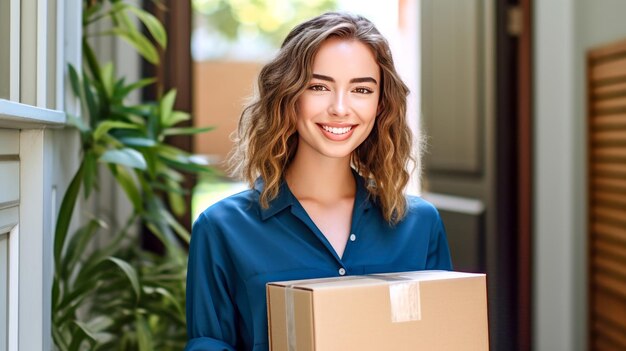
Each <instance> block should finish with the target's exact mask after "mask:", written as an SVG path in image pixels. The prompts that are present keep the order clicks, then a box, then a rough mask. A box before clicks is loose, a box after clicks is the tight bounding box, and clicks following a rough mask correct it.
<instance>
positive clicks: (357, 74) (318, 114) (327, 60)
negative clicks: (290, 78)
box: [296, 38, 380, 158]
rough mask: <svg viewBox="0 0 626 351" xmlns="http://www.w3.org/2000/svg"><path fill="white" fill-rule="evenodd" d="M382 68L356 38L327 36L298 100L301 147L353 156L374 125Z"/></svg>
mask: <svg viewBox="0 0 626 351" xmlns="http://www.w3.org/2000/svg"><path fill="white" fill-rule="evenodd" d="M379 95H380V69H379V67H378V64H377V63H376V60H375V58H374V55H373V53H372V52H371V50H370V49H369V48H368V47H367V46H366V45H365V44H363V43H361V42H359V41H356V40H344V39H338V38H331V39H328V40H326V41H325V42H324V43H323V44H322V46H321V47H320V49H319V51H318V52H317V54H316V55H315V58H314V60H313V78H312V79H311V81H310V82H309V83H308V87H307V88H306V90H305V91H304V93H303V94H302V95H301V96H300V97H299V98H298V101H297V103H296V112H297V125H296V127H297V130H298V134H299V141H298V151H297V152H298V153H306V154H315V155H317V156H323V157H328V158H349V157H350V154H351V153H352V152H353V151H354V150H355V149H356V148H357V147H358V146H359V145H360V144H361V143H362V142H363V141H364V140H365V139H366V138H367V136H368V135H369V134H370V132H371V131H372V128H373V127H374V121H375V119H376V114H377V108H378V99H379Z"/></svg>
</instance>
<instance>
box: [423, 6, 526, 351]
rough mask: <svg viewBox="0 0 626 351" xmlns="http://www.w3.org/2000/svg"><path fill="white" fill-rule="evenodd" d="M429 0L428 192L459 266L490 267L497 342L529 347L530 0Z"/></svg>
mask: <svg viewBox="0 0 626 351" xmlns="http://www.w3.org/2000/svg"><path fill="white" fill-rule="evenodd" d="M421 4H422V8H421V23H422V30H421V32H422V37H421V41H422V68H421V70H422V74H421V76H422V88H421V89H422V118H423V129H424V133H425V135H426V136H427V137H426V140H425V141H426V143H425V144H426V145H427V150H426V153H425V156H424V160H423V161H424V165H423V170H424V172H423V173H424V181H423V185H424V197H425V198H426V199H427V200H430V201H431V202H432V203H433V204H434V205H435V206H436V207H437V208H438V209H439V211H440V213H441V216H442V218H443V220H444V224H445V226H446V229H447V232H448V241H449V243H450V249H451V253H452V259H453V264H454V269H455V270H460V271H471V272H485V273H487V282H488V286H487V289H488V298H489V325H490V344H491V349H492V350H507V351H508V350H528V349H530V333H529V331H530V315H529V311H530V273H529V272H530V271H529V268H530V264H531V262H530V257H531V255H530V242H529V238H530V216H529V213H530V211H529V203H530V199H529V194H530V193H531V192H530V190H531V189H530V183H529V179H530V174H531V173H530V172H531V170H530V167H529V165H530V129H529V127H530V126H529V121H530V112H529V111H530V101H529V97H530V94H529V89H530V81H529V77H530V61H529V60H528V58H529V57H530V41H529V40H530V21H529V18H530V16H529V14H530V11H529V4H530V1H529V0H522V1H517V0H495V1H482V0H468V1H456V0H422V2H421ZM521 5H524V6H521ZM524 25H525V27H524ZM522 58H523V59H522Z"/></svg>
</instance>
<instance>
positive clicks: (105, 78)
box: [100, 62, 115, 98]
mask: <svg viewBox="0 0 626 351" xmlns="http://www.w3.org/2000/svg"><path fill="white" fill-rule="evenodd" d="M100 76H101V77H102V86H103V87H104V91H105V92H106V96H107V97H109V98H111V97H113V86H114V85H115V72H114V71H113V64H112V63H110V62H109V63H107V64H106V65H104V66H102V69H101V71H100Z"/></svg>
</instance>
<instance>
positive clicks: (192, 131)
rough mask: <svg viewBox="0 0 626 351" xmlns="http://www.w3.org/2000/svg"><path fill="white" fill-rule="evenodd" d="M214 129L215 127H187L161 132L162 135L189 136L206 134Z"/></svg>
mask: <svg viewBox="0 0 626 351" xmlns="http://www.w3.org/2000/svg"><path fill="white" fill-rule="evenodd" d="M213 129H215V127H203V128H196V127H189V128H166V129H164V130H163V135H191V134H200V133H206V132H208V131H211V130H213Z"/></svg>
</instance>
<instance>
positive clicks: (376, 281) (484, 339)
mask: <svg viewBox="0 0 626 351" xmlns="http://www.w3.org/2000/svg"><path fill="white" fill-rule="evenodd" d="M267 304H268V309H267V310H268V318H269V338H270V349H271V350H273V351H283V350H284V351H292V350H297V351H309V350H311V351H312V350H317V351H333V350H341V351H347V350H359V351H367V350H376V351H381V350H435V351H444V350H454V351H459V350H472V351H473V350H480V351H485V350H489V336H488V323H487V296H486V277H485V275H484V274H473V273H461V272H448V271H420V272H403V273H390V274H376V275H366V276H345V277H337V278H325V279H310V280H299V281H289V282H275V283H268V284H267Z"/></svg>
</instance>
